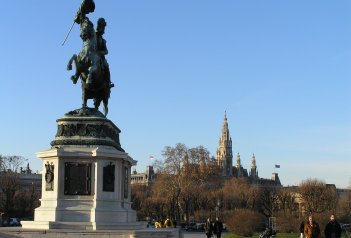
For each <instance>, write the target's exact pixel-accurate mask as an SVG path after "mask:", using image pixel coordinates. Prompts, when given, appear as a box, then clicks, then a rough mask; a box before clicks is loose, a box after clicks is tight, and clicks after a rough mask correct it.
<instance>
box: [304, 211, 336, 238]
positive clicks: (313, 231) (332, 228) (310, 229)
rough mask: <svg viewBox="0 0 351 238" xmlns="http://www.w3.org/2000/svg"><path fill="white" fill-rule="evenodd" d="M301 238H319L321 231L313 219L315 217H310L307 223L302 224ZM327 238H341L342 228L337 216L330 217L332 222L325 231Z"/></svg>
mask: <svg viewBox="0 0 351 238" xmlns="http://www.w3.org/2000/svg"><path fill="white" fill-rule="evenodd" d="M300 233H301V238H318V237H319V235H320V233H321V230H320V227H319V225H318V223H317V222H316V221H315V220H314V219H313V216H312V215H310V216H309V217H308V221H307V222H302V223H301V225H300ZM324 236H325V238H340V237H341V226H340V224H339V222H338V221H337V220H336V216H335V214H332V215H331V216H330V221H329V222H328V224H327V225H326V226H325V229H324Z"/></svg>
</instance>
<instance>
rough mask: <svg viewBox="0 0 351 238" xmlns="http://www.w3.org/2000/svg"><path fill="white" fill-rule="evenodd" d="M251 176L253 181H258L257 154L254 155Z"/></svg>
mask: <svg viewBox="0 0 351 238" xmlns="http://www.w3.org/2000/svg"><path fill="white" fill-rule="evenodd" d="M250 176H251V178H253V179H257V178H258V172H257V165H256V157H255V154H253V155H252V160H251V172H250Z"/></svg>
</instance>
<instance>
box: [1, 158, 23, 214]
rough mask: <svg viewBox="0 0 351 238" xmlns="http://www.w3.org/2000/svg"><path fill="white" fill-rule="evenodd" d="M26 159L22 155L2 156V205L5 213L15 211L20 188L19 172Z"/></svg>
mask: <svg viewBox="0 0 351 238" xmlns="http://www.w3.org/2000/svg"><path fill="white" fill-rule="evenodd" d="M24 161H25V159H24V158H23V157H21V156H0V190H1V196H0V205H1V207H2V210H3V211H4V212H5V213H10V212H13V210H14V205H15V203H14V197H15V194H16V192H17V191H19V190H20V181H19V174H18V173H17V171H18V169H19V168H20V166H21V165H22V164H23V163H24Z"/></svg>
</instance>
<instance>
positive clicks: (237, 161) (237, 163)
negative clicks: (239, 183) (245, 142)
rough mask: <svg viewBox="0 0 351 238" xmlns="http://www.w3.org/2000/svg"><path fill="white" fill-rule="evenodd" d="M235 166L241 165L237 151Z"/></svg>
mask: <svg viewBox="0 0 351 238" xmlns="http://www.w3.org/2000/svg"><path fill="white" fill-rule="evenodd" d="M236 167H237V168H240V167H241V159H240V154H239V152H238V154H237V155H236Z"/></svg>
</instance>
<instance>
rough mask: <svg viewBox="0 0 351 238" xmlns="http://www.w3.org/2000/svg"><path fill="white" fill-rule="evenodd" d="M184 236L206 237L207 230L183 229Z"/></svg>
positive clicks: (189, 237)
mask: <svg viewBox="0 0 351 238" xmlns="http://www.w3.org/2000/svg"><path fill="white" fill-rule="evenodd" d="M183 235H184V238H205V237H206V234H205V232H192V231H190V232H188V231H183Z"/></svg>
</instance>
